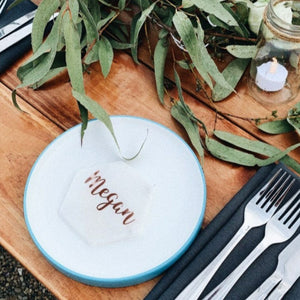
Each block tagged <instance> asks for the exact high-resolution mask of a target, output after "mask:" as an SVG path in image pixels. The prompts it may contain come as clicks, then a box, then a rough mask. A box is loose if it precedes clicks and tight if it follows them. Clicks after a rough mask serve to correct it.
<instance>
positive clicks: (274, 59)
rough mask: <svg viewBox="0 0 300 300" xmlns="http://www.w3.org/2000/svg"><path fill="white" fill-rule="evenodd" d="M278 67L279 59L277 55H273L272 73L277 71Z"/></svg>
mask: <svg viewBox="0 0 300 300" xmlns="http://www.w3.org/2000/svg"><path fill="white" fill-rule="evenodd" d="M277 67H278V62H277V59H276V57H273V58H272V63H271V66H270V70H269V72H270V73H272V74H274V73H276V70H277Z"/></svg>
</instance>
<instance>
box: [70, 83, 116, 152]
mask: <svg viewBox="0 0 300 300" xmlns="http://www.w3.org/2000/svg"><path fill="white" fill-rule="evenodd" d="M72 94H73V96H74V97H75V99H76V100H77V101H78V102H79V103H80V104H81V105H82V106H84V107H85V108H86V109H87V110H88V111H89V112H91V114H92V115H93V116H94V117H95V118H97V119H98V120H99V121H101V122H103V124H104V125H105V126H106V127H107V129H108V130H109V132H110V133H111V135H112V137H113V139H114V141H115V143H116V145H117V146H118V148H119V145H118V142H117V139H116V136H115V133H114V129H113V126H112V123H111V120H110V117H109V115H108V114H107V112H106V111H105V110H104V109H103V108H102V107H101V105H100V104H98V103H97V102H96V101H94V100H93V99H91V98H90V97H88V96H86V95H85V94H83V93H80V92H77V91H76V90H74V89H73V90H72Z"/></svg>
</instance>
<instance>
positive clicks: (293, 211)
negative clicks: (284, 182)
mask: <svg viewBox="0 0 300 300" xmlns="http://www.w3.org/2000/svg"><path fill="white" fill-rule="evenodd" d="M299 194H300V190H298V191H297V192H296V193H295V194H294V195H293V197H292V198H291V199H290V201H288V202H287V203H285V204H284V205H283V206H282V209H281V210H280V212H282V213H280V214H279V213H278V215H279V216H278V220H282V219H283V218H284V219H283V223H284V224H287V226H288V228H292V227H293V226H295V224H298V226H299V222H300V201H299V200H300V198H299V197H298V196H299Z"/></svg>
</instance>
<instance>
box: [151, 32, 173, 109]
mask: <svg viewBox="0 0 300 300" xmlns="http://www.w3.org/2000/svg"><path fill="white" fill-rule="evenodd" d="M168 49H169V43H168V36H164V37H163V38H161V39H159V40H158V42H157V44H156V47H155V51H154V74H155V82H156V90H157V93H158V97H159V100H160V102H161V103H162V104H163V103H164V94H165V91H164V72H165V63H166V57H167V53H168Z"/></svg>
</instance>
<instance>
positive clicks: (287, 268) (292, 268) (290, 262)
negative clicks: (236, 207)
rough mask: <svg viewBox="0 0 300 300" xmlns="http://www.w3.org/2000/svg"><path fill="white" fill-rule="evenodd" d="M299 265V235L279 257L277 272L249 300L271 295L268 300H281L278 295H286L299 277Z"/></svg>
mask: <svg viewBox="0 0 300 300" xmlns="http://www.w3.org/2000/svg"><path fill="white" fill-rule="evenodd" d="M299 265H300V235H299V234H298V236H297V237H296V238H294V240H292V241H291V242H290V243H289V244H288V245H287V246H286V247H285V248H284V249H283V250H282V251H281V253H280V254H279V255H278V263H277V267H276V270H275V271H274V272H273V273H272V274H271V275H270V276H269V277H268V278H267V279H266V280H265V281H264V282H263V283H262V285H261V286H259V287H258V288H257V289H256V290H255V291H254V292H253V293H252V294H251V295H250V296H249V297H248V298H247V300H256V299H264V298H265V297H266V296H267V295H269V294H270V295H269V298H268V300H269V299H270V300H271V299H280V297H279V298H276V297H277V296H278V295H277V294H281V293H285V292H286V291H287V290H288V289H289V288H290V287H291V286H292V285H293V284H294V282H295V281H296V280H297V278H298V277H299V275H300V268H299ZM275 287H276V288H275ZM274 288H275V289H274ZM273 289H274V290H273ZM272 290H273V291H272ZM271 291H272V292H271Z"/></svg>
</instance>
